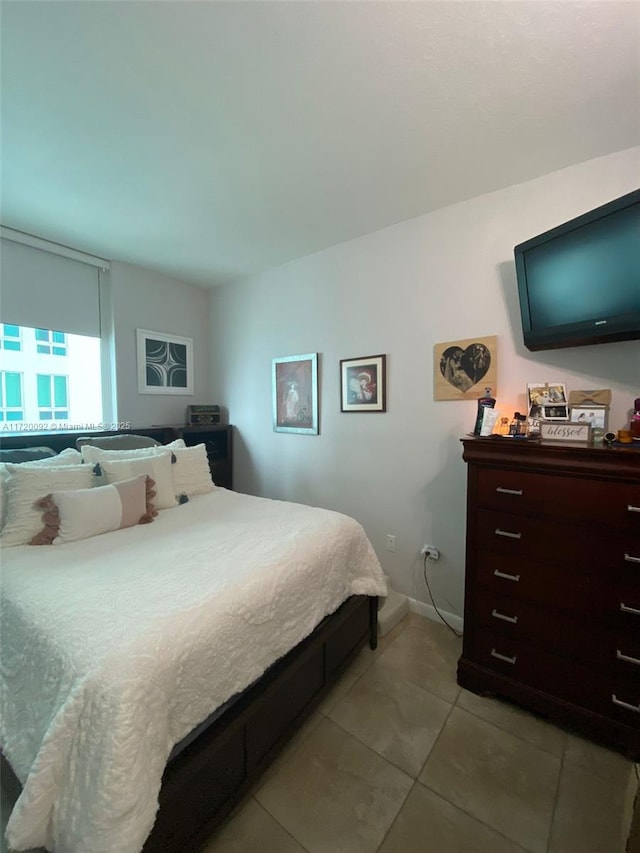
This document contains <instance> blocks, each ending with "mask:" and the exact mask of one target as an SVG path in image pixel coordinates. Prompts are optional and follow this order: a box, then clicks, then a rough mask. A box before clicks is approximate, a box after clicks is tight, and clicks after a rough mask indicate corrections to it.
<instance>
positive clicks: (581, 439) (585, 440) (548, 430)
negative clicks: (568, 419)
mask: <svg viewBox="0 0 640 853" xmlns="http://www.w3.org/2000/svg"><path fill="white" fill-rule="evenodd" d="M540 438H541V439H542V440H543V441H565V442H567V441H571V442H576V443H579V444H590V443H591V424H586V423H585V424H573V423H565V424H554V423H549V422H548V421H546V422H545V421H542V422H541V423H540Z"/></svg>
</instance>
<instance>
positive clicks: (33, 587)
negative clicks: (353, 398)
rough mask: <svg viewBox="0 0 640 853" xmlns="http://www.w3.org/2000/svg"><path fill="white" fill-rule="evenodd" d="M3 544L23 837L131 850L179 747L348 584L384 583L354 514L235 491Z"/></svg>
mask: <svg viewBox="0 0 640 853" xmlns="http://www.w3.org/2000/svg"><path fill="white" fill-rule="evenodd" d="M2 557H3V566H2V570H3V577H2V613H1V618H2V623H1V624H2V708H1V711H2V731H1V735H2V749H3V752H4V753H5V755H6V756H7V758H8V759H9V761H10V762H11V765H12V766H13V768H14V770H15V772H16V774H17V776H18V777H19V779H20V781H21V782H22V783H23V786H24V787H23V791H22V794H21V796H20V798H19V800H18V801H17V804H16V806H15V809H14V811H13V814H12V815H11V819H10V821H9V825H8V828H7V838H8V841H9V843H10V845H11V846H12V847H13V848H14V849H16V850H25V849H27V848H30V847H37V846H45V847H47V848H48V849H49V850H52V851H56V853H138V851H139V850H140V849H141V848H142V846H143V844H144V841H145V839H146V837H147V835H148V833H149V832H150V830H151V827H152V825H153V822H154V818H155V813H156V809H157V796H158V791H159V789H160V782H161V777H162V773H163V770H164V766H165V764H166V761H167V758H168V756H169V753H170V751H171V749H172V747H173V745H174V744H175V743H176V742H178V741H179V740H181V739H182V738H183V737H184V736H185V735H186V734H187V733H188V732H189V731H191V730H192V729H193V728H194V727H195V726H196V725H197V724H198V723H200V722H201V721H202V720H204V719H205V718H206V717H207V716H208V715H209V714H210V713H211V712H212V711H213V710H214V709H216V708H217V707H218V706H219V705H221V704H222V703H223V702H225V701H226V700H227V699H229V698H230V697H231V696H232V695H233V694H235V693H237V692H238V691H240V690H242V689H244V688H245V687H247V686H248V685H249V684H250V683H251V682H252V681H254V680H255V679H256V678H257V677H258V676H260V675H261V674H262V673H263V672H264V670H265V669H266V668H267V667H268V666H269V665H270V664H271V663H273V662H274V661H275V660H277V658H279V657H280V656H281V655H282V654H284V653H285V652H286V651H288V650H289V649H290V648H292V647H293V646H294V645H296V644H297V643H298V642H300V641H301V640H302V639H303V638H304V637H305V636H307V635H308V634H309V633H310V632H311V631H312V630H313V629H314V627H315V626H316V625H317V624H318V623H319V622H320V621H321V620H322V619H323V617H324V616H325V615H327V614H328V613H331V612H333V611H334V610H335V609H336V608H337V607H338V606H339V605H340V604H341V603H342V602H343V601H344V600H345V599H346V598H347V597H348V596H349V595H351V594H354V593H356V594H367V595H384V594H385V593H386V587H385V581H384V576H383V574H382V571H381V569H380V565H379V563H378V560H377V558H376V556H375V554H374V552H373V549H372V547H371V545H370V543H369V541H368V539H367V538H366V536H365V534H364V532H363V530H362V528H361V527H360V525H359V524H358V523H357V522H355V521H354V520H353V519H351V518H348V517H347V516H344V515H341V514H339V513H335V512H329V511H327V510H321V509H314V508H311V507H307V506H303V505H300V504H292V503H283V502H279V501H270V500H265V499H261V498H253V497H249V496H246V495H240V494H236V493H234V492H229V491H226V490H224V489H218V490H217V491H215V492H214V493H212V494H210V495H204V496H201V497H199V498H194V499H192V501H191V502H190V503H188V504H185V505H183V506H179V507H176V508H175V509H170V510H165V511H163V512H161V513H160V516H159V517H158V519H157V520H156V521H155V522H154V523H153V524H152V525H144V526H140V527H134V528H130V529H127V530H120V531H117V532H114V533H108V534H105V535H103V536H99V537H95V538H93V539H89V540H86V541H83V542H75V543H70V544H66V545H60V546H49V547H40V548H36V547H29V546H21V547H17V548H7V549H5V550H4V551H3V553H2Z"/></svg>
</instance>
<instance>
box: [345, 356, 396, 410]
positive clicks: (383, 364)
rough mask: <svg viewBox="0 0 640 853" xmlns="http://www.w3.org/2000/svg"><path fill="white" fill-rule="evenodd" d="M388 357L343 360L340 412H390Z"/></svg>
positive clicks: (363, 357)
mask: <svg viewBox="0 0 640 853" xmlns="http://www.w3.org/2000/svg"><path fill="white" fill-rule="evenodd" d="M386 374H387V357H386V355H367V356H362V357H361V358H342V359H340V411H341V412H386V411H387V395H386V383H387V375H386Z"/></svg>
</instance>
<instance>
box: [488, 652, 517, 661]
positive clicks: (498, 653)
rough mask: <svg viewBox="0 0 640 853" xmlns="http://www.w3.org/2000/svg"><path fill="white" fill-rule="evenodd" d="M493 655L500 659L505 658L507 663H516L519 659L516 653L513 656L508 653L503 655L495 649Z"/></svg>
mask: <svg viewBox="0 0 640 853" xmlns="http://www.w3.org/2000/svg"><path fill="white" fill-rule="evenodd" d="M491 657H492V658H498V660H503V661H504V662H505V663H515V662H516V661H517V660H518V656H517V655H514V656H513V657H512V658H510V657H508V656H507V655H501V654H500V652H497V651H496V650H495V649H491Z"/></svg>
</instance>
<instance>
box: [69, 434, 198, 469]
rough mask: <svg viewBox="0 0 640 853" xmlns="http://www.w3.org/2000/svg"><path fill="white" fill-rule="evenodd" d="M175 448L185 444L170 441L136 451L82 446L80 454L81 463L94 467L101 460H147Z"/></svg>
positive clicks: (179, 439) (179, 440) (181, 441)
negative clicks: (87, 463)
mask: <svg viewBox="0 0 640 853" xmlns="http://www.w3.org/2000/svg"><path fill="white" fill-rule="evenodd" d="M176 447H185V443H184V441H183V440H182V439H181V438H178V439H176V440H175V441H172V442H171V443H170V444H159V445H157V446H156V447H141V448H139V449H138V450H107V449H105V448H104V447H94V446H93V445H91V444H83V445H82V447H81V448H80V452H81V453H82V461H83V462H89V463H90V464H91V465H95V463H96V462H100V460H101V459H112V460H113V459H148V458H149V456H157V455H158V454H163V453H165V452H166V451H167V450H173V449H174V448H176Z"/></svg>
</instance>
